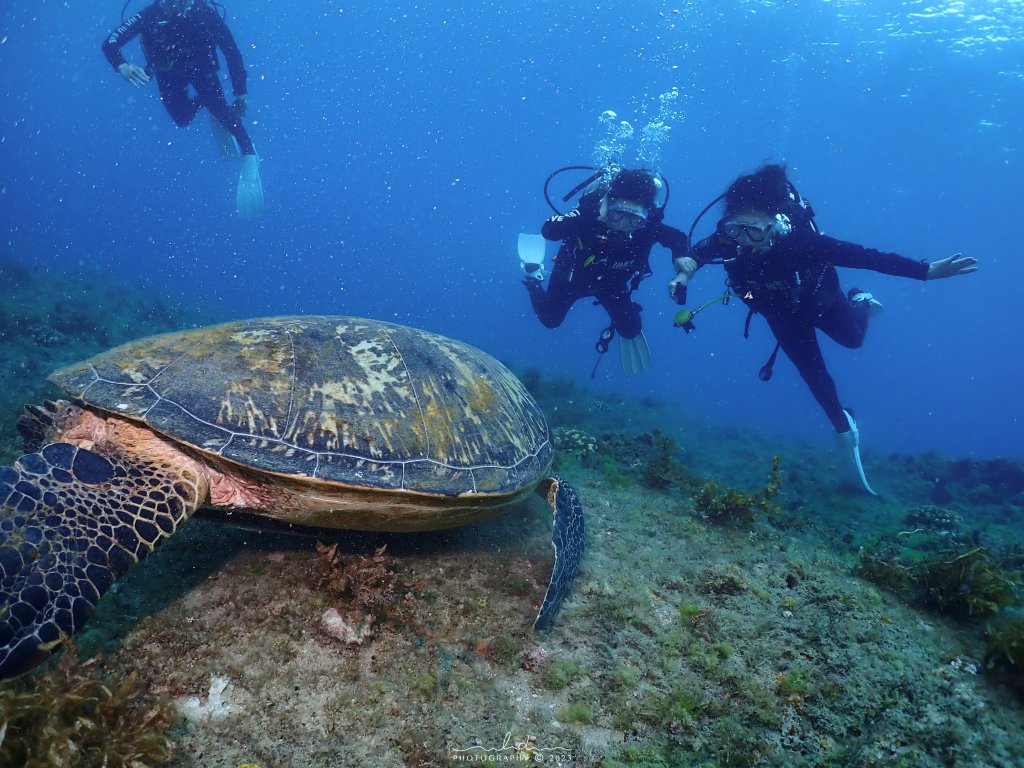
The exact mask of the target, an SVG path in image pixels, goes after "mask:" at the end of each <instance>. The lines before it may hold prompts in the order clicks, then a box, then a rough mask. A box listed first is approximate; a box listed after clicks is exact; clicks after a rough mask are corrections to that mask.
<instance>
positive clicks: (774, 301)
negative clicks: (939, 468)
mask: <svg viewBox="0 0 1024 768" xmlns="http://www.w3.org/2000/svg"><path fill="white" fill-rule="evenodd" d="M691 256H693V258H694V259H696V261H697V264H698V265H704V264H707V263H709V262H712V261H716V262H722V261H723V260H724V265H725V271H726V275H727V283H728V286H729V288H730V290H732V292H733V293H736V294H739V295H740V296H741V297H744V298H743V300H744V302H745V303H746V304H747V306H748V307H750V309H751V311H752V312H756V313H758V314H761V315H764V318H765V320H767V321H768V326H769V327H770V328H771V330H772V333H773V334H774V335H775V338H776V340H777V341H778V342H779V346H780V348H781V349H782V351H783V352H785V353H786V355H787V356H788V357H789V359H790V360H792V361H793V364H794V365H795V366H796V368H797V371H799V373H800V376H801V377H802V378H803V380H804V381H805V382H807V386H808V387H810V389H811V394H813V395H814V398H815V399H816V400H817V401H818V403H819V404H820V405H821V407H822V409H824V411H825V415H826V416H828V418H829V421H831V422H832V425H833V426H834V427H835V429H836V431H837V432H846V431H848V430H849V424H848V423H847V420H846V416H845V415H844V414H843V407H842V405H841V404H840V403H839V395H838V394H837V393H836V385H835V382H834V381H833V380H832V377H831V376H830V375H829V372H828V370H827V369H826V368H825V360H824V358H823V357H822V354H821V348H820V347H819V346H818V337H817V334H816V332H815V330H816V329H820V330H822V331H824V332H825V333H826V334H827V335H828V336H829V337H830V338H832V339H833V340H834V341H835V342H836V343H838V344H840V345H842V346H844V347H848V348H850V349H856V348H857V347H859V346H860V345H861V344H862V343H863V342H864V335H865V334H866V333H867V328H868V316H869V312H870V307H869V305H868V302H866V301H859V302H851V301H850V300H849V299H848V298H847V295H846V294H845V293H843V291H842V289H841V288H840V287H839V275H838V274H837V273H836V267H851V268H853V269H870V270H873V271H875V272H882V273H884V274H887V275H896V276H897V277H910V278H914V279H916V280H925V279H926V278H927V276H928V264H927V262H924V261H914V260H913V259H909V258H907V257H906V256H901V255H899V254H897V253H884V252H882V251H876V250H874V249H872V248H865V247H863V246H860V245H857V244H855V243H848V242H845V241H843V240H836V239H835V238H834V237H827V236H826V235H821V234H818V233H817V232H814V231H812V230H811V229H810V228H809V227H798V228H797V229H795V230H794V231H793V232H791V233H790V234H789V235H788V236H786V237H783V238H780V239H779V241H778V242H776V244H775V245H774V246H772V248H771V250H769V251H768V252H767V253H764V254H761V255H756V254H753V253H751V252H750V250H749V249H746V248H741V247H738V246H737V245H736V244H735V243H734V242H732V241H730V240H727V239H725V238H723V237H720V236H719V235H712V236H711V237H708V238H706V239H704V240H702V241H701V242H699V243H698V244H697V245H696V247H695V248H694V252H693V253H692V254H691ZM748 296H749V298H747V297H748Z"/></svg>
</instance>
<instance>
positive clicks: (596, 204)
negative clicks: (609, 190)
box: [540, 193, 601, 240]
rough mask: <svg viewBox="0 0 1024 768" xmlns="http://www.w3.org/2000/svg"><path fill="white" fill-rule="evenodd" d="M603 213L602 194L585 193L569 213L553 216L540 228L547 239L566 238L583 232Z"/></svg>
mask: <svg viewBox="0 0 1024 768" xmlns="http://www.w3.org/2000/svg"><path fill="white" fill-rule="evenodd" d="M600 215H601V196H600V195H598V194H596V193H591V194H589V195H584V196H583V197H581V198H580V201H579V203H578V204H577V205H576V207H575V208H573V209H572V210H571V211H569V212H568V213H564V214H560V215H558V216H552V217H551V218H550V219H548V220H547V221H545V222H544V225H543V226H542V227H541V228H540V234H541V236H542V237H543V238H544V239H545V240H565V239H566V238H568V237H574V236H575V235H579V234H581V233H582V232H583V231H584V230H585V229H586V228H588V227H590V226H592V225H593V224H594V222H596V221H598V219H599V217H600Z"/></svg>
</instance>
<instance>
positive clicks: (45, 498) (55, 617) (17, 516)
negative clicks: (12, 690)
mask: <svg viewBox="0 0 1024 768" xmlns="http://www.w3.org/2000/svg"><path fill="white" fill-rule="evenodd" d="M201 496H202V491H201V483H200V482H199V481H198V479H197V478H196V477H194V476H188V475H186V474H184V473H182V471H181V470H180V469H177V468H175V467H173V466H171V465H170V464H166V463H163V462H156V461H146V460H143V459H139V458H135V457H128V456H124V455H100V454H98V453H95V452H93V451H89V450H86V449H84V448H79V447H77V446H74V445H71V444H69V443H52V444H50V445H47V446H46V447H45V448H43V449H42V450H41V451H40V452H39V453H29V454H26V455H24V456H22V457H21V458H20V459H18V461H17V462H15V464H14V466H13V467H2V468H0V678H7V677H13V676H15V675H19V674H21V673H22V672H25V671H27V670H29V669H31V668H32V667H34V666H35V665H36V664H39V663H40V662H42V661H43V660H44V659H46V657H47V656H48V655H49V654H50V653H51V652H52V651H53V650H54V649H55V648H56V647H58V646H59V645H60V644H61V643H62V641H63V639H64V638H65V637H66V636H70V635H73V634H74V633H75V632H77V631H78V630H79V629H81V628H82V625H83V624H84V623H85V622H86V620H87V619H88V618H89V617H90V616H91V615H92V612H93V609H94V608H95V606H96V603H97V602H99V599H100V597H101V596H102V595H103V593H104V592H106V591H107V589H108V588H109V587H110V585H111V584H112V583H113V582H114V580H115V579H117V578H118V577H119V576H121V575H122V574H123V573H124V572H125V571H127V570H128V569H129V568H130V567H131V566H132V565H134V564H135V563H137V562H138V561H139V560H141V559H142V558H143V557H145V556H146V555H147V554H149V553H150V552H152V551H153V550H154V549H155V548H156V546H157V545H158V544H159V543H160V542H161V541H162V540H163V539H165V538H167V537H168V536H170V535H171V534H173V533H174V532H175V531H176V530H177V528H178V526H179V525H180V524H181V523H182V522H184V521H185V520H186V519H188V517H189V516H190V515H191V514H192V513H193V512H194V511H195V509H196V508H197V507H198V506H199V504H200V499H201Z"/></svg>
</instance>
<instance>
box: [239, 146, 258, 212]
mask: <svg viewBox="0 0 1024 768" xmlns="http://www.w3.org/2000/svg"><path fill="white" fill-rule="evenodd" d="M237 210H238V215H239V216H241V217H242V218H243V219H256V218H259V217H260V216H262V215H263V184H262V182H260V158H259V156H258V155H242V170H241V171H240V172H239V174H238V200H237Z"/></svg>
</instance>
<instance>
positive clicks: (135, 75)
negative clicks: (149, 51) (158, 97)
mask: <svg viewBox="0 0 1024 768" xmlns="http://www.w3.org/2000/svg"><path fill="white" fill-rule="evenodd" d="M117 71H118V72H120V73H121V77H123V78H124V79H125V80H127V81H128V82H129V83H131V84H132V85H134V86H135V87H136V88H139V87H141V86H143V85H145V84H146V83H148V82H149V75H147V74H146V70H144V69H143V68H142V67H137V66H135V65H134V64H122V65H121V66H119V67H118V68H117Z"/></svg>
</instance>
